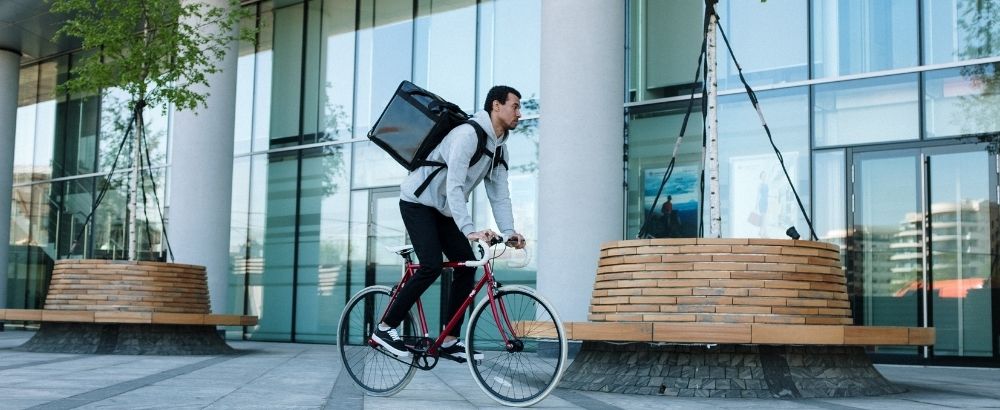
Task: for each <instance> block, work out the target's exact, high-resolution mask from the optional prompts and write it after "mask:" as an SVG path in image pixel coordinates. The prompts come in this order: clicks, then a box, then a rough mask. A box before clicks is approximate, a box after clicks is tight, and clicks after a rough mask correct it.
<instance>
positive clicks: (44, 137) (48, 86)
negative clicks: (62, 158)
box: [31, 56, 69, 180]
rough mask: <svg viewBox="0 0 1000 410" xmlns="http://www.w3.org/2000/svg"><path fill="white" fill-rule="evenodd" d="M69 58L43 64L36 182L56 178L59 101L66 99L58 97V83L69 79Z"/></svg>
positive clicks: (34, 174)
mask: <svg viewBox="0 0 1000 410" xmlns="http://www.w3.org/2000/svg"><path fill="white" fill-rule="evenodd" d="M68 64H69V57H68V56H63V57H59V58H57V59H55V60H52V61H47V62H44V63H41V64H39V67H38V69H39V74H38V103H37V104H36V107H37V108H36V110H35V127H34V128H35V141H34V152H33V158H32V162H33V167H32V170H31V174H32V179H33V180H38V179H43V180H44V179H50V178H52V154H53V149H54V144H55V141H56V137H57V135H56V132H57V130H58V128H57V127H56V124H57V122H58V121H57V120H58V119H59V118H58V117H59V115H58V110H57V101H58V100H59V99H62V98H65V97H59V96H57V95H56V85H57V84H58V81H60V80H64V79H65V76H66V71H67V67H68Z"/></svg>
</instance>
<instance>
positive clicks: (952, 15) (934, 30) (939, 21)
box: [921, 0, 1000, 64]
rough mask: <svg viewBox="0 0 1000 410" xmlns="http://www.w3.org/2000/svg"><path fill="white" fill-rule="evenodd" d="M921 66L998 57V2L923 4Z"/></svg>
mask: <svg viewBox="0 0 1000 410" xmlns="http://www.w3.org/2000/svg"><path fill="white" fill-rule="evenodd" d="M921 8H922V14H923V22H924V27H923V34H924V39H923V40H924V64H941V63H950V62H953V61H961V60H972V59H976V58H984V57H991V56H996V55H1000V1H997V0H923V1H922V3H921Z"/></svg>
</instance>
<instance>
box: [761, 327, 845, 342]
mask: <svg viewBox="0 0 1000 410" xmlns="http://www.w3.org/2000/svg"><path fill="white" fill-rule="evenodd" d="M750 331H751V338H750V339H751V342H752V343H754V344H800V345H842V344H844V326H819V325H800V326H796V325H771V324H760V323H755V324H753V325H751V329H750Z"/></svg>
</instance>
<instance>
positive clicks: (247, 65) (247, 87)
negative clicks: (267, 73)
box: [233, 17, 257, 293]
mask: <svg viewBox="0 0 1000 410" xmlns="http://www.w3.org/2000/svg"><path fill="white" fill-rule="evenodd" d="M255 25H256V19H255V18H253V17H247V18H244V19H243V20H242V21H240V28H241V29H242V28H256V27H255ZM254 48H255V46H254V44H253V43H251V42H249V41H240V45H239V54H238V55H237V57H236V107H235V110H234V111H235V119H236V121H235V122H234V127H233V154H235V155H239V154H245V153H248V152H250V148H251V145H250V144H251V141H252V138H253V103H254V98H253V96H254V73H255V71H256V68H255V67H254V66H255V64H256V60H257V56H256V54H255V53H254V52H255V51H256V50H254ZM241 293H242V292H241Z"/></svg>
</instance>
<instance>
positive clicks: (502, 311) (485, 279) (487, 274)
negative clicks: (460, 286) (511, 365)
mask: <svg viewBox="0 0 1000 410" xmlns="http://www.w3.org/2000/svg"><path fill="white" fill-rule="evenodd" d="M407 259H409V258H407ZM491 265H492V264H491V263H487V264H485V265H483V276H482V277H481V278H479V282H478V283H476V286H475V287H473V288H472V292H470V293H469V295H468V296H466V297H465V300H464V301H462V306H461V307H459V308H458V310H457V311H456V312H455V314H454V316H452V317H451V320H450V321H448V325H447V326H445V327H444V330H442V331H441V334H440V335H438V338H437V340H435V341H434V343H433V344H432V345H431V346H430V348H428V349H427V354H428V355H430V356H437V354H438V352H437V351H438V348H439V347H441V343H443V342H444V338H445V336H448V335H449V334H451V331H452V330H453V329H454V328H455V326H458V321H459V319H461V318H462V315H464V314H465V310H466V309H468V308H469V306H471V305H472V303H473V302H474V301H475V300H476V295H477V294H479V291H480V290H482V289H483V286H487V287H488V289H489V291H488V292H486V294H487V297H489V300H490V309H491V310H492V313H493V319H494V320H495V321H496V322H495V323H497V330H498V331H499V333H500V337H502V338H503V341H504V345H505V346H508V347H509V346H511V345H512V344H511V339H516V338H517V332H516V331H515V328H514V326H513V324H512V323H511V321H510V317H509V315H508V314H507V307H506V306H505V305H504V303H503V301H502V300H500V299H497V298H496V297H495V293H496V292H494V291H495V290H496V281H495V280H494V279H493V267H492V266H491ZM463 266H466V263H465V262H445V263H444V264H443V267H445V268H457V267H463ZM419 268H420V264H418V263H412V262H410V261H409V260H407V262H406V264H405V265H404V267H403V278H402V280H400V281H399V284H398V285H396V288H395V289H394V290H393V292H392V297H391V298H390V299H389V304H388V305H387V308H386V311H385V312H382V319H381V320H380V322H382V321H384V320H385V315H386V313H388V306H392V304H393V303H395V302H396V297H397V296H399V292H400V290H401V289H402V288H403V286H406V283H407V282H409V280H410V278H412V277H413V275H414V274H415V273H416V271H417V269H419ZM497 306H499V309H497ZM417 315H418V317H419V320H420V333H422V334H423V335H424V337H428V336H429V335H430V333H429V331H428V329H427V319H426V317H425V316H424V306H423V303H421V301H420V298H417ZM501 317H502V318H503V321H502V322H501V320H500V319H501ZM501 323H503V324H505V325H506V327H507V329H506V331H505V329H502V327H503V326H501V325H500V324H501ZM507 332H510V335H509V336H508V334H507Z"/></svg>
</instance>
